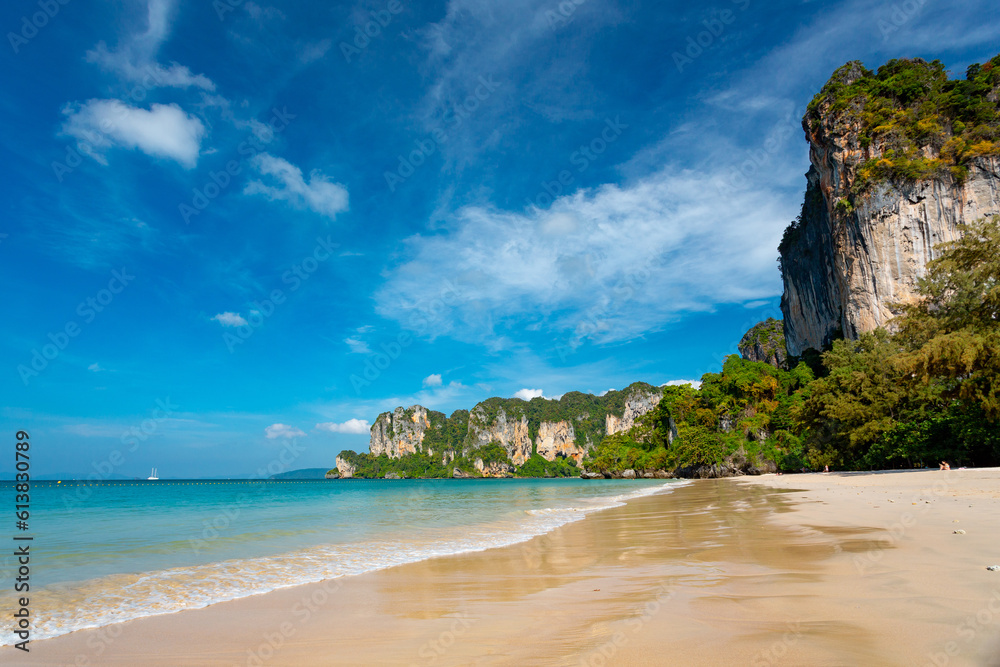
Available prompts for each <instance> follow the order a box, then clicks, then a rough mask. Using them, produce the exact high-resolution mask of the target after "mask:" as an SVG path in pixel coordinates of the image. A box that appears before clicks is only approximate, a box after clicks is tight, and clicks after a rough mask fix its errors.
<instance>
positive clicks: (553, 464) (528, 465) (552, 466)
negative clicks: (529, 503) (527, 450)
mask: <svg viewBox="0 0 1000 667" xmlns="http://www.w3.org/2000/svg"><path fill="white" fill-rule="evenodd" d="M579 474H580V469H579V468H577V467H576V465H575V464H573V463H571V462H570V461H567V460H566V459H564V458H561V457H558V456H557V457H556V459H555V460H554V461H546V460H545V459H544V458H543V457H542V456H539V455H538V454H532V455H531V457H530V458H529V459H528V460H527V461H525V462H524V463H523V464H522V465H521V467H520V468H518V469H517V472H515V473H514V476H515V477H576V476H577V475H579Z"/></svg>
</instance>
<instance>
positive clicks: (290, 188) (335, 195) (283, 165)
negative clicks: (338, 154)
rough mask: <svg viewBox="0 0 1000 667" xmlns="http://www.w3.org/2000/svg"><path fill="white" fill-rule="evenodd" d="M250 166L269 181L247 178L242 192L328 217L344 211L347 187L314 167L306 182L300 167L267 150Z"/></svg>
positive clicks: (346, 200) (346, 201) (333, 216)
mask: <svg viewBox="0 0 1000 667" xmlns="http://www.w3.org/2000/svg"><path fill="white" fill-rule="evenodd" d="M252 165H253V167H254V169H256V170H257V172H258V173H260V174H261V175H262V176H269V177H270V178H269V179H268V180H269V181H270V182H271V183H272V184H271V185H268V184H266V183H265V182H264V181H261V180H254V181H250V182H249V183H247V185H246V188H244V190H243V191H244V193H245V194H249V195H263V196H265V197H267V198H268V199H270V200H271V201H276V200H282V201H287V202H289V203H290V204H292V205H293V206H295V207H298V208H307V209H309V210H311V211H314V212H315V213H319V214H320V215H324V216H326V217H328V218H330V219H331V220H333V219H335V218H336V217H337V214H338V213H343V212H344V211H346V210H347V203H348V196H347V188H345V187H344V186H343V185H340V184H339V183H334V182H333V181H331V180H330V179H329V178H327V177H326V176H324V175H323V174H322V173H321V172H320V171H319V170H316V169H314V170H313V171H312V172H311V173H310V174H309V180H308V182H307V181H306V180H305V179H304V178H303V177H302V170H301V169H299V168H298V167H296V166H295V165H293V164H292V163H290V162H288V161H287V160H283V159H282V158H279V157H274V156H273V155H270V154H268V153H261V154H260V155H258V156H256V157H254V159H253V160H252Z"/></svg>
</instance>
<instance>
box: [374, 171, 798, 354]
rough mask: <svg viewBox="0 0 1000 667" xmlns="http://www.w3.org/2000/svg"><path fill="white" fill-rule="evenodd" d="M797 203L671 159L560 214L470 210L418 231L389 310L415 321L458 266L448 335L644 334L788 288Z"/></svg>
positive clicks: (383, 291) (570, 341)
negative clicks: (737, 186) (788, 232)
mask: <svg viewBox="0 0 1000 667" xmlns="http://www.w3.org/2000/svg"><path fill="white" fill-rule="evenodd" d="M789 203H790V202H789V200H788V199H787V198H776V197H773V196H771V193H769V192H761V191H757V190H754V189H744V190H734V189H732V188H731V187H730V186H729V183H728V182H727V178H726V175H725V174H723V173H714V174H713V173H711V172H707V173H706V172H702V171H698V172H695V171H688V170H683V171H682V170H676V169H664V170H661V171H660V172H657V173H655V174H653V175H651V176H649V177H647V178H645V179H642V180H640V181H638V182H636V183H635V184H632V185H628V186H618V185H604V186H602V187H600V188H598V189H596V190H585V191H579V192H576V193H574V194H572V195H567V196H564V197H561V198H559V199H558V200H557V201H556V202H555V203H554V204H553V205H552V206H551V207H550V208H549V209H547V210H540V209H535V208H532V209H529V210H528V211H526V212H523V213H522V212H507V211H500V210H497V209H495V208H491V207H484V206H470V207H466V208H463V209H460V210H459V211H458V212H457V213H455V214H454V216H453V219H452V220H451V221H450V222H449V225H448V229H449V231H448V232H447V233H438V234H433V235H417V236H414V237H411V238H409V239H407V240H406V241H405V245H404V247H405V251H404V258H405V259H404V261H403V262H402V264H400V265H398V266H396V267H395V268H394V269H391V270H390V272H389V274H388V278H387V282H386V283H385V284H384V285H383V287H382V288H380V289H379V290H378V291H377V292H376V295H375V298H376V308H377V310H378V312H379V314H381V315H383V316H386V317H389V318H393V319H396V320H398V321H405V319H406V318H407V316H408V315H409V314H410V313H411V310H412V304H415V303H421V302H424V301H426V300H427V298H428V295H433V294H436V293H437V292H438V291H439V283H440V282H441V277H442V276H446V277H447V278H448V279H449V280H450V281H452V282H453V283H454V284H455V285H457V289H458V292H459V294H458V296H457V297H455V298H453V299H452V300H451V303H452V305H451V308H450V311H447V310H446V311H444V314H443V315H442V316H440V317H439V318H438V319H437V321H436V322H435V331H434V332H433V333H434V335H451V336H454V337H456V338H459V339H462V340H470V341H474V342H478V341H484V340H497V339H499V338H501V337H504V336H515V335H519V334H521V333H522V332H523V331H524V330H525V326H526V324H531V325H533V326H535V327H536V328H538V329H539V330H548V331H550V332H558V333H560V336H559V339H560V340H561V341H566V345H567V346H568V347H573V346H575V345H576V344H579V343H580V342H581V341H582V340H585V339H590V340H593V341H596V342H599V343H605V342H611V341H621V340H629V339H633V338H636V337H639V336H642V335H643V334H645V333H648V332H651V331H655V330H658V329H660V328H662V327H663V326H664V325H665V324H666V323H668V322H670V321H671V320H674V319H677V318H678V317H679V316H680V315H682V314H683V313H690V312H708V311H711V310H712V309H713V308H714V307H715V306H717V305H719V304H726V303H744V302H746V301H748V300H753V299H762V298H766V297H772V296H775V295H777V294H778V293H780V291H781V282H780V279H779V276H778V272H777V271H776V270H775V259H776V258H777V245H778V242H779V240H780V238H781V232H782V230H783V227H784V225H785V222H784V221H786V220H790V219H791V218H792V217H794V210H795V207H796V204H795V203H794V200H792V201H791V205H789Z"/></svg>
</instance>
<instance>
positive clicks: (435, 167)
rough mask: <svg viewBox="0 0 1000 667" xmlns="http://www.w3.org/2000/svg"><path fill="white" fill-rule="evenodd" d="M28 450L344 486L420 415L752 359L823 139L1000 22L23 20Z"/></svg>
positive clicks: (109, 467) (154, 7)
mask: <svg viewBox="0 0 1000 667" xmlns="http://www.w3.org/2000/svg"><path fill="white" fill-rule="evenodd" d="M0 28H2V29H3V33H4V34H5V38H4V44H3V45H0V51H2V52H3V55H2V58H3V66H2V68H0V82H2V91H3V95H2V96H0V114H2V120H3V122H2V124H0V170H2V172H3V173H2V176H0V196H2V202H3V206H4V208H5V214H4V215H3V216H2V218H0V277H2V280H3V282H4V284H6V285H7V286H8V288H7V289H5V290H4V291H3V295H4V301H5V303H4V307H3V310H4V314H5V317H4V319H3V326H2V327H0V355H2V359H3V364H2V369H0V370H2V376H3V380H2V382H0V433H4V434H6V437H7V440H8V441H9V442H10V443H11V447H10V451H9V454H10V455H9V456H6V455H4V456H3V459H0V472H3V471H7V472H9V471H12V470H13V468H14V465H13V459H14V456H13V442H14V439H13V438H14V434H15V433H16V432H17V431H18V430H25V431H27V432H28V433H30V437H31V442H32V443H33V445H34V446H33V448H32V449H31V452H32V456H33V460H32V471H33V472H34V473H35V474H37V475H47V474H51V475H58V474H69V473H72V474H77V475H80V474H90V475H92V476H94V478H101V479H104V478H109V477H113V476H119V475H123V476H126V477H135V476H142V477H145V476H146V475H148V474H149V469H150V468H151V467H153V466H156V467H157V468H158V470H159V474H160V477H162V478H171V477H174V478H177V477H241V476H242V477H246V476H260V475H262V474H264V475H266V474H269V473H270V472H274V471H279V470H287V469H294V468H305V467H328V468H329V467H333V466H334V462H335V461H334V460H335V457H336V455H337V453H339V452H340V451H341V450H343V449H354V450H356V451H366V450H367V445H368V428H369V426H370V424H371V423H372V422H373V421H374V420H375V418H376V417H377V415H378V414H379V413H381V412H383V411H386V410H392V409H393V408H395V407H396V406H400V405H403V406H410V405H414V404H420V405H423V406H426V407H427V408H430V409H434V410H439V411H442V412H445V413H447V414H450V413H451V412H452V411H453V410H455V409H459V408H466V409H468V408H470V407H472V406H473V405H475V404H476V403H477V402H479V401H481V400H484V399H486V398H488V397H490V396H502V397H512V396H520V397H524V398H530V397H532V396H537V395H542V396H546V397H557V396H560V395H562V394H563V393H565V392H567V391H574V390H576V391H584V392H593V393H600V392H603V391H606V390H608V389H611V388H616V389H620V388H623V387H625V386H627V385H628V384H630V383H632V382H634V381H637V380H642V381H645V382H650V383H653V384H663V383H667V382H671V381H683V380H696V379H698V378H700V377H701V376H702V374H704V373H706V372H713V371H718V370H719V368H720V367H721V363H722V360H723V359H724V358H725V356H726V355H728V354H732V353H734V352H736V345H737V343H738V342H739V339H740V338H741V336H742V335H743V333H744V332H745V331H746V330H747V329H749V328H750V327H751V326H752V325H753V324H754V323H756V322H758V321H760V320H763V319H766V318H767V317H780V311H779V308H778V304H779V300H780V295H781V279H780V276H779V274H778V270H777V264H776V260H777V250H776V248H777V245H778V242H779V240H780V238H781V233H782V230H783V229H784V227H785V226H786V225H787V224H788V222H789V221H790V220H792V219H793V218H794V217H795V216H796V215H797V214H798V211H799V208H800V206H801V199H802V194H803V192H804V189H805V178H804V176H803V174H804V173H805V171H806V170H807V169H808V166H809V163H808V146H807V144H806V142H805V139H804V136H803V133H802V129H801V125H800V119H801V116H802V114H803V111H804V108H805V105H806V104H807V103H808V101H809V100H810V99H811V97H812V95H813V94H814V93H815V92H817V91H818V90H819V88H820V87H821V86H822V85H823V83H824V82H825V81H826V80H827V79H828V78H829V76H830V74H831V73H832V72H833V70H835V69H836V68H837V67H839V66H840V65H842V64H844V63H845V62H847V61H849V60H861V61H863V62H864V63H865V64H866V65H867V66H868V67H870V68H875V67H877V66H878V65H880V64H882V63H884V62H885V61H887V60H889V59H890V58H897V57H923V58H925V59H927V60H931V59H934V58H938V59H940V60H941V61H942V62H944V63H945V65H946V66H947V67H948V68H949V70H950V71H951V72H952V73H953V74H954V75H956V76H960V75H964V72H965V69H966V67H967V66H968V65H969V64H970V63H973V62H982V61H985V60H986V59H988V58H990V57H991V56H993V55H995V54H996V53H997V52H998V50H1000V12H997V11H996V7H995V5H994V3H992V2H988V1H975V0H970V1H968V2H962V3H935V2H924V1H923V0H910V1H909V2H888V3H887V2H867V1H860V0H859V1H852V0H848V1H846V2H809V1H798V2H780V1H779V2H768V3H764V2H760V1H759V0H718V1H717V2H714V3H707V4H700V3H698V4H697V6H692V4H691V3H675V2H651V1H650V2H641V1H638V0H562V2H559V1H556V0H495V1H492V2H488V1H485V0H448V1H438V2H418V1H417V0H373V1H370V2H369V1H362V2H325V1H324V2H319V1H314V0H311V1H308V2H307V1H305V0H298V1H295V2H284V3H282V2H274V3H271V2H268V1H266V0H253V1H251V0H214V1H213V2H209V1H208V0H202V1H198V2H195V1H183V0H109V1H107V2H101V3H86V2H82V1H81V0H58V1H57V0H40V1H39V0H10V1H9V2H5V3H3V6H2V8H0Z"/></svg>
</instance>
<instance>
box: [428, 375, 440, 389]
mask: <svg viewBox="0 0 1000 667" xmlns="http://www.w3.org/2000/svg"><path fill="white" fill-rule="evenodd" d="M424 386H425V387H440V386H441V375H440V373H433V374H431V375H428V376H427V377H425V378H424Z"/></svg>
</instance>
